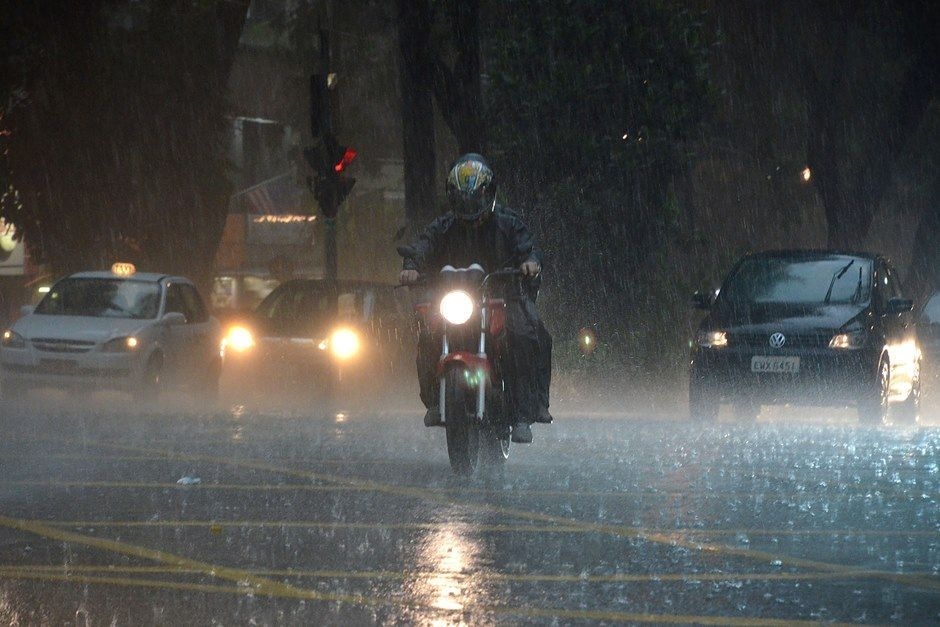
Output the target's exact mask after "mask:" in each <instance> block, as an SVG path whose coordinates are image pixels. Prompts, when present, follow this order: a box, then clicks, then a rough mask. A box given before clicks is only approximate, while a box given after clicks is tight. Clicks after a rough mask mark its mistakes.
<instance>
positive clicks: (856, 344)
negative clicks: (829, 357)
mask: <svg viewBox="0 0 940 627" xmlns="http://www.w3.org/2000/svg"><path fill="white" fill-rule="evenodd" d="M866 339H867V334H866V333H865V332H864V331H850V332H848V333H839V334H837V335H833V336H832V339H831V340H829V348H837V349H841V350H852V349H856V348H862V347H863V346H864V345H865V340H866Z"/></svg>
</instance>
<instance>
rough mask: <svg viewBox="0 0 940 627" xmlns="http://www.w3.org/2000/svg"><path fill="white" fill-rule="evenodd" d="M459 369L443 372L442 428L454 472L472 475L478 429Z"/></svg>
mask: <svg viewBox="0 0 940 627" xmlns="http://www.w3.org/2000/svg"><path fill="white" fill-rule="evenodd" d="M466 385H467V383H466V378H465V377H464V373H463V370H462V369H461V368H451V369H450V370H448V371H447V372H446V373H445V374H444V428H445V430H446V431H447V456H448V457H449V458H450V467H451V469H453V471H454V472H455V473H456V474H458V475H472V474H473V473H474V472H476V469H477V466H478V464H479V462H480V435H481V434H480V428H479V426H478V425H477V421H476V418H475V417H474V413H473V411H472V409H471V407H470V403H471V399H473V395H472V394H469V393H468V392H469V390H468V389H467V387H466Z"/></svg>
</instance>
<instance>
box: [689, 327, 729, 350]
mask: <svg viewBox="0 0 940 627" xmlns="http://www.w3.org/2000/svg"><path fill="white" fill-rule="evenodd" d="M695 343H696V344H697V345H699V346H701V347H702V348H721V347H722V346H727V345H728V334H727V333H725V332H724V331H699V332H698V333H696V334H695Z"/></svg>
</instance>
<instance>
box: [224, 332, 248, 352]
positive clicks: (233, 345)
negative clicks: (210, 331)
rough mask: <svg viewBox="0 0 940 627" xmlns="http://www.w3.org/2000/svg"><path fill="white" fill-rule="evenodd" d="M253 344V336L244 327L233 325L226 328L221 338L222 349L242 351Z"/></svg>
mask: <svg viewBox="0 0 940 627" xmlns="http://www.w3.org/2000/svg"><path fill="white" fill-rule="evenodd" d="M254 346H255V336H254V335H252V333H251V331H249V330H248V329H246V328H245V327H240V326H235V327H232V328H231V329H229V330H228V333H226V334H225V337H224V338H223V339H222V350H223V351H226V350H232V351H235V352H236V353H244V352H246V351H249V350H251V349H252V348H254Z"/></svg>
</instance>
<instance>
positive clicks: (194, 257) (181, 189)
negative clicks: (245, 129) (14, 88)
mask: <svg viewBox="0 0 940 627" xmlns="http://www.w3.org/2000/svg"><path fill="white" fill-rule="evenodd" d="M49 4H50V3H38V4H37V5H33V4H31V3H20V4H19V5H18V7H17V11H19V13H18V15H17V17H18V18H19V19H18V23H21V24H23V25H24V26H23V29H22V30H23V32H24V33H25V34H26V39H27V40H29V41H34V42H36V43H35V45H34V47H35V49H37V50H38V51H39V54H37V55H33V56H31V57H30V59H31V60H32V61H34V62H35V67H33V68H31V71H30V72H29V75H28V76H27V77H26V80H25V82H24V87H23V91H24V94H25V96H24V100H23V102H22V104H21V105H20V106H18V107H17V108H16V109H14V110H12V111H11V112H10V113H9V115H6V116H5V117H4V124H5V125H6V129H7V130H8V136H7V137H6V138H5V139H6V142H5V144H6V145H5V149H6V150H7V152H8V155H9V163H10V167H11V178H12V181H13V184H14V185H15V186H16V188H17V189H18V190H19V192H20V194H21V198H22V205H23V206H22V209H19V210H12V211H11V210H10V208H8V207H4V215H5V217H6V218H7V219H8V220H11V221H12V222H13V223H14V224H15V225H16V226H17V228H18V230H19V231H20V232H21V233H22V234H23V235H24V236H25V237H26V238H27V239H28V240H29V243H30V245H31V250H33V251H34V253H38V256H39V258H40V260H42V261H45V262H48V263H49V264H50V265H51V267H52V269H53V271H54V272H55V273H56V274H61V273H65V272H69V271H73V270H76V269H86V268H106V267H109V266H110V264H111V263H112V262H113V261H114V260H116V259H127V260H132V261H135V262H137V263H138V264H139V265H140V266H141V268H144V269H155V270H157V269H158V270H163V271H168V272H180V273H186V274H189V275H192V276H194V277H195V278H196V279H197V280H199V281H201V282H202V283H203V284H205V283H207V282H208V280H209V278H210V277H211V266H212V261H213V258H214V255H215V250H216V247H217V245H218V241H219V239H220V237H221V233H222V228H223V226H224V222H225V217H226V214H227V211H228V196H229V194H230V189H229V184H228V182H227V178H226V172H225V168H226V166H225V163H224V158H223V151H222V149H221V141H222V137H223V132H224V129H225V119H224V113H225V101H224V94H225V89H226V81H227V77H228V70H229V67H230V64H231V61H232V57H233V55H234V51H235V47H236V45H237V42H238V37H239V34H240V32H241V27H242V24H243V22H244V18H245V14H246V12H247V7H248V2H247V0H244V1H239V2H228V1H222V0H220V1H218V2H201V1H186V0H152V1H151V2H145V3H125V2H110V1H104V0H98V1H95V2H82V3H65V5H66V6H60V7H58V8H57V9H56V10H55V11H53V10H50V6H49ZM51 4H56V5H57V6H58V3H51ZM52 16H54V19H53V17H52Z"/></svg>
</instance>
